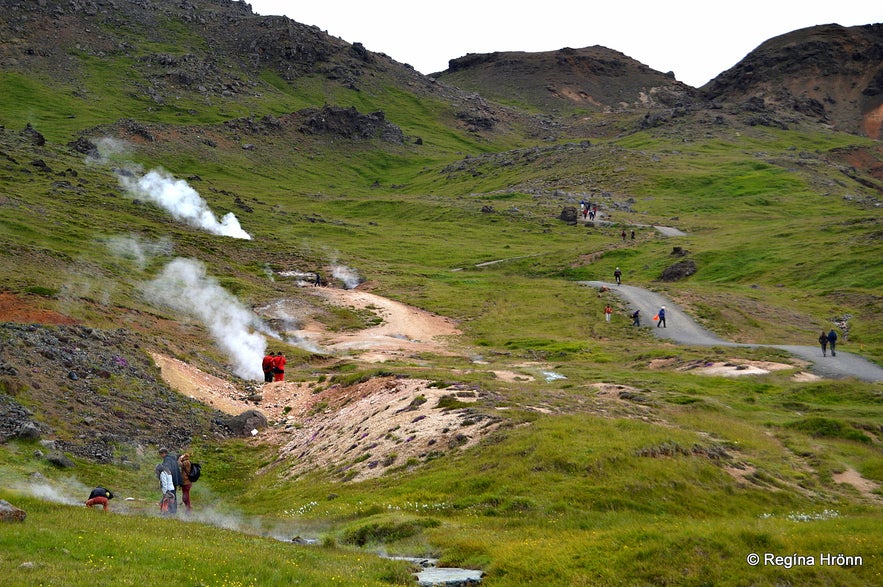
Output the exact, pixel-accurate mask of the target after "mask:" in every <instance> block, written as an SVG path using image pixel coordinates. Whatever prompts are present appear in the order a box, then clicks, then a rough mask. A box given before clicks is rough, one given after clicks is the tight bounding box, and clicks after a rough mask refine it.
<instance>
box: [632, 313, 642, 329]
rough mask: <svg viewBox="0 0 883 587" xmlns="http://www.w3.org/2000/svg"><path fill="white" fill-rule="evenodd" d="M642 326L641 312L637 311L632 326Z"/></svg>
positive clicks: (633, 316) (633, 315)
mask: <svg viewBox="0 0 883 587" xmlns="http://www.w3.org/2000/svg"><path fill="white" fill-rule="evenodd" d="M640 325H641V311H640V310H635V312H634V313H633V314H632V326H640Z"/></svg>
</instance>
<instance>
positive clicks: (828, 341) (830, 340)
mask: <svg viewBox="0 0 883 587" xmlns="http://www.w3.org/2000/svg"><path fill="white" fill-rule="evenodd" d="M819 344H820V345H822V356H823V357H826V356H828V353H827V347H831V356H832V357H836V356H837V353H836V352H835V351H834V348H835V347H836V346H837V333H836V332H834V329H833V328H832V329H831V330H830V331H829V332H828V334H825V331H824V330H823V331H822V333H821V334H820V335H819Z"/></svg>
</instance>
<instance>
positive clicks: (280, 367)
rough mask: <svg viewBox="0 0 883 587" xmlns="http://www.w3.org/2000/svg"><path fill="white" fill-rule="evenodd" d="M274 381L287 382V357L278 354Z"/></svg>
mask: <svg viewBox="0 0 883 587" xmlns="http://www.w3.org/2000/svg"><path fill="white" fill-rule="evenodd" d="M273 375H274V377H273V381H285V355H283V354H282V353H276V357H275V360H274V361H273Z"/></svg>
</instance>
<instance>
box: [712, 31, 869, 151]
mask: <svg viewBox="0 0 883 587" xmlns="http://www.w3.org/2000/svg"><path fill="white" fill-rule="evenodd" d="M702 89H703V90H704V91H705V92H706V93H707V94H708V96H709V97H710V98H711V99H714V100H721V101H724V102H751V103H754V104H757V105H760V104H762V105H763V106H765V107H768V108H771V109H780V110H786V111H788V110H791V111H797V112H801V113H803V114H806V115H809V116H813V117H816V118H817V119H818V120H819V122H823V123H826V124H830V125H832V126H833V127H834V128H837V129H839V130H842V131H845V132H851V133H856V134H862V135H865V136H868V137H871V138H873V139H880V138H883V135H881V128H883V24H873V25H866V26H858V27H848V28H847V27H842V26H839V25H834V24H831V25H824V26H816V27H811V28H806V29H801V30H798V31H793V32H791V33H787V34H784V35H781V36H778V37H775V38H773V39H770V40H768V41H766V42H765V43H763V44H761V45H760V46H759V47H758V48H757V49H755V50H754V51H752V52H751V53H749V54H748V55H747V56H746V57H745V58H744V59H743V60H742V61H740V62H739V63H737V64H736V65H735V66H733V67H732V68H731V69H729V70H727V71H725V72H723V73H721V74H720V75H719V76H717V77H716V78H714V79H713V80H711V81H710V82H708V84H706V85H705V86H704V87H703V88H702Z"/></svg>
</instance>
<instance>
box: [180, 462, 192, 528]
mask: <svg viewBox="0 0 883 587" xmlns="http://www.w3.org/2000/svg"><path fill="white" fill-rule="evenodd" d="M191 466H192V465H191V464H190V455H189V454H188V453H186V452H185V453H184V454H182V455H181V456H180V457H178V467H179V468H180V469H181V501H183V502H184V507H185V508H187V513H190V510H191V509H193V508H191V507H190V486H191V485H193V482H192V481H191V480H190V469H191Z"/></svg>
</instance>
